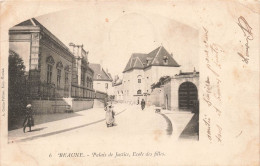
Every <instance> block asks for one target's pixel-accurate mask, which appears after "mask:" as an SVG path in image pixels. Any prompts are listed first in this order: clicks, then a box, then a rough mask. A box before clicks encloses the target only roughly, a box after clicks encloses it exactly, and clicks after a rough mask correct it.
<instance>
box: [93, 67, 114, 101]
mask: <svg viewBox="0 0 260 166" xmlns="http://www.w3.org/2000/svg"><path fill="white" fill-rule="evenodd" d="M90 68H91V69H92V70H93V71H94V76H93V87H94V89H95V90H96V91H99V92H103V93H107V94H108V95H109V96H111V95H114V89H113V86H112V82H113V78H112V76H111V74H110V73H109V72H108V71H105V70H104V69H103V67H102V66H101V65H100V64H94V63H90Z"/></svg>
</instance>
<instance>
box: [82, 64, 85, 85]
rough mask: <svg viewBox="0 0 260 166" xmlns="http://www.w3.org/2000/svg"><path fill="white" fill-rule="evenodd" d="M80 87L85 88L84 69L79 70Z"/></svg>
mask: <svg viewBox="0 0 260 166" xmlns="http://www.w3.org/2000/svg"><path fill="white" fill-rule="evenodd" d="M81 85H83V86H85V71H84V68H83V67H82V68H81Z"/></svg>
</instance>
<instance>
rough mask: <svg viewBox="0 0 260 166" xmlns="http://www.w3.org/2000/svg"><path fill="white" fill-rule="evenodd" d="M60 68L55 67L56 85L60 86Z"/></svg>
mask: <svg viewBox="0 0 260 166" xmlns="http://www.w3.org/2000/svg"><path fill="white" fill-rule="evenodd" d="M60 78H61V69H57V87H60Z"/></svg>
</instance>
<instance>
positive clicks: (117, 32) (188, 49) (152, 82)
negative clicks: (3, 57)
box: [8, 9, 199, 143]
mask: <svg viewBox="0 0 260 166" xmlns="http://www.w3.org/2000/svg"><path fill="white" fill-rule="evenodd" d="M77 12H78V9H77V10H69V11H62V12H58V13H54V14H47V15H43V16H40V17H38V18H30V19H28V20H25V21H23V22H21V23H19V24H17V25H15V26H13V27H11V28H10V29H9V73H8V74H9V78H8V79H9V84H8V88H9V89H8V92H9V95H8V99H9V100H8V102H9V103H8V114H9V116H8V136H9V143H14V142H17V141H18V142H19V141H30V140H35V141H37V139H38V138H42V136H43V137H44V139H48V137H49V136H53V135H55V136H56V138H57V137H58V136H59V135H68V136H72V135H73V132H74V130H76V131H77V132H79V133H82V136H85V137H89V135H88V134H83V133H89V132H88V130H90V129H89V128H90V127H92V128H93V129H95V128H96V130H97V131H100V130H109V132H110V133H114V134H116V135H117V136H118V137H120V134H123V135H124V136H125V132H127V133H128V134H129V136H131V135H139V134H144V135H146V134H151V133H152V132H157V133H158V134H162V135H167V136H169V137H172V138H173V139H191V140H199V98H198V92H199V67H198V66H199V64H198V63H199V60H198V58H199V56H198V53H199V50H198V45H199V44H198V37H199V36H198V35H199V34H198V30H196V29H195V28H192V27H190V26H188V25H185V24H184V23H179V22H177V21H174V20H167V19H164V18H157V19H152V18H149V17H151V16H150V15H147V16H146V15H139V14H136V13H127V12H125V11H122V13H121V14H120V15H121V17H120V18H119V19H118V20H116V21H115V23H113V24H112V25H109V24H110V23H109V19H108V18H105V17H104V19H103V20H97V21H96V22H94V23H93V22H92V21H89V24H86V22H85V21H84V22H77V24H76V25H75V21H77V20H88V15H89V11H85V10H82V12H80V13H81V15H80V16H78V15H75V13H77ZM66 16H67V17H69V18H70V19H69V20H67V21H66V22H65V21H64V17H66ZM73 16H75V17H73ZM147 22H152V23H153V24H159V25H162V24H163V25H166V26H168V27H170V28H171V29H172V30H174V33H171V34H170V35H167V31H166V30H165V29H161V28H159V27H155V28H154V29H152V28H148V27H147V25H146V24H145V23H147ZM107 24H108V25H107ZM44 25H45V26H44ZM98 25H100V26H101V27H102V28H96V29H94V27H96V26H98ZM47 27H50V28H47ZM92 28H93V29H92ZM147 28H148V29H147ZM51 30H52V31H51ZM75 30H78V31H76V32H75ZM102 33H103V35H102V36H100V34H102ZM157 33H158V35H155V34H157ZM55 34H57V35H59V36H60V38H58V37H57V36H56V35H55ZM187 34H189V35H187ZM71 36H73V37H71ZM123 38H129V41H128V40H125V41H122V40H121V39H123ZM62 41H64V42H62ZM98 41H102V42H100V43H99V42H98ZM75 43H76V44H75ZM96 43H97V44H98V48H96V45H95V44H96ZM93 45H94V46H95V47H93ZM180 47H181V48H180ZM119 50H120V51H119ZM65 124H71V125H65ZM100 126H102V127H101V128H100ZM108 127H112V128H111V129H108ZM121 131H124V132H121ZM91 133H92V135H93V136H94V137H95V131H91ZM74 137H77V135H74ZM150 139H153V137H150Z"/></svg>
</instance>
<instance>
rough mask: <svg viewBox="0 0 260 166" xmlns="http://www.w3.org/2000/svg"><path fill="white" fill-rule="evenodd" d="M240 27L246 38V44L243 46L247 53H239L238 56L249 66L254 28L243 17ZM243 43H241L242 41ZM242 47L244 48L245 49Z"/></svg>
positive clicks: (239, 21)
mask: <svg viewBox="0 0 260 166" xmlns="http://www.w3.org/2000/svg"><path fill="white" fill-rule="evenodd" d="M237 24H238V26H239V27H240V28H241V30H242V31H243V34H244V37H245V43H244V44H243V45H244V46H245V51H244V52H243V53H242V52H237V54H238V55H239V56H240V57H241V58H242V61H243V62H245V63H246V64H248V62H249V48H250V47H249V41H250V40H253V39H254V37H253V33H252V28H251V27H250V25H249V24H248V22H247V21H246V19H245V18H244V17H243V16H240V17H239V18H238V23H237ZM240 42H241V41H240ZM243 45H242V47H243Z"/></svg>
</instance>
